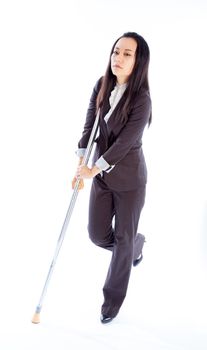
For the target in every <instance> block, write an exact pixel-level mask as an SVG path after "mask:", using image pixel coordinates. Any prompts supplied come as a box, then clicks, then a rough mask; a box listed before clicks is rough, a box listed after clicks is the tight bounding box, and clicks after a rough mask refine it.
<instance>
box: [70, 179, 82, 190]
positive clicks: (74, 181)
mask: <svg viewBox="0 0 207 350" xmlns="http://www.w3.org/2000/svg"><path fill="white" fill-rule="evenodd" d="M76 181H77V177H76V176H75V177H74V178H73V180H72V189H73V190H74V188H75V184H76ZM83 188H84V181H83V179H80V182H79V186H78V189H79V190H82V189H83Z"/></svg>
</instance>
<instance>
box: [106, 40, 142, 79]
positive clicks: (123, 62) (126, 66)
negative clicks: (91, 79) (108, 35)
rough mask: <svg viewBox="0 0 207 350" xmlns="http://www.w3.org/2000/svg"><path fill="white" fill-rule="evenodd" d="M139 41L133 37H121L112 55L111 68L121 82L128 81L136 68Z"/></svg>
mask: <svg viewBox="0 0 207 350" xmlns="http://www.w3.org/2000/svg"><path fill="white" fill-rule="evenodd" d="M136 49H137V42H136V40H134V39H133V38H121V39H119V40H118V41H117V43H116V45H115V47H114V51H113V53H112V55H111V70H112V73H113V74H114V75H115V76H116V77H117V82H118V83H119V84H124V83H126V82H127V81H128V79H129V76H130V74H131V72H132V70H133V68H134V64H135V58H136Z"/></svg>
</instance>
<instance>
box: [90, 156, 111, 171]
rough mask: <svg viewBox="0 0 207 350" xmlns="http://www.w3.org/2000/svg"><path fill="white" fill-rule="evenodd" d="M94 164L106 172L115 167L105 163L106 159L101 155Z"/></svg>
mask: <svg viewBox="0 0 207 350" xmlns="http://www.w3.org/2000/svg"><path fill="white" fill-rule="evenodd" d="M95 165H96V166H97V167H98V168H99V169H101V170H102V171H106V172H107V173H109V172H110V171H111V170H112V169H113V168H114V167H115V165H112V166H111V165H110V164H109V163H107V161H106V160H105V159H104V157H102V156H101V157H100V158H99V159H98V160H97V161H96V163H95Z"/></svg>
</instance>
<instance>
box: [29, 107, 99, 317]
mask: <svg viewBox="0 0 207 350" xmlns="http://www.w3.org/2000/svg"><path fill="white" fill-rule="evenodd" d="M99 114H100V110H99V111H98V113H97V115H96V118H95V122H94V125H93V128H92V131H91V134H90V138H89V141H88V145H87V148H86V152H85V154H84V157H83V162H82V164H83V165H87V163H88V161H89V158H90V155H91V151H92V148H93V143H94V139H95V136H96V133H97V129H98V123H99ZM79 183H80V179H77V181H76V183H75V187H74V190H73V194H72V197H71V200H70V204H69V207H68V211H67V214H66V217H65V220H64V223H63V226H62V229H61V233H60V236H59V239H58V241H57V245H56V249H55V253H54V257H53V260H52V262H51V265H50V268H49V271H48V274H47V278H46V281H45V284H44V287H43V290H42V294H41V296H40V300H39V304H38V305H37V307H36V311H35V314H34V316H33V318H32V323H36V324H37V323H40V312H41V309H42V303H43V299H44V297H45V294H46V291H47V287H48V284H49V281H50V279H51V276H52V272H53V270H54V267H55V263H56V260H57V257H58V254H59V251H60V248H61V246H62V243H63V240H64V238H65V234H66V230H67V227H68V224H69V222H70V218H71V215H72V212H73V208H74V206H75V202H76V199H77V197H78V191H79V190H78V188H79Z"/></svg>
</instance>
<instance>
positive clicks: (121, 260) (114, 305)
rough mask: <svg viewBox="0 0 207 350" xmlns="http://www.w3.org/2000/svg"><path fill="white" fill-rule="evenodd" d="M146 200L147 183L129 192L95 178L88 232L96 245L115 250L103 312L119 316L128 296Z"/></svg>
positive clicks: (109, 270) (105, 286)
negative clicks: (141, 214) (115, 189)
mask: <svg viewBox="0 0 207 350" xmlns="http://www.w3.org/2000/svg"><path fill="white" fill-rule="evenodd" d="M144 199H145V186H143V187H141V188H140V189H138V190H134V191H129V192H114V191H111V190H110V189H108V187H107V186H106V185H105V183H104V181H103V180H102V179H100V178H98V179H97V178H95V179H94V180H93V183H92V187H91V194H90V203H89V224H88V231H89V236H90V238H91V240H92V241H93V242H94V243H95V244H96V245H98V246H100V247H103V248H106V249H110V250H112V259H111V263H110V266H109V269H108V274H107V277H106V281H105V284H104V287H103V293H104V303H103V305H102V313H103V314H105V315H107V316H110V317H115V316H116V315H117V313H118V311H119V308H120V307H121V305H122V303H123V301H124V298H125V296H126V292H127V287H128V282H129V277H130V272H131V266H132V261H133V260H134V258H136V257H137V256H136V254H137V253H136V233H137V227H138V222H139V217H140V213H141V210H142V207H143V205H144ZM113 216H115V227H114V229H113V228H112V219H113Z"/></svg>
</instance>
